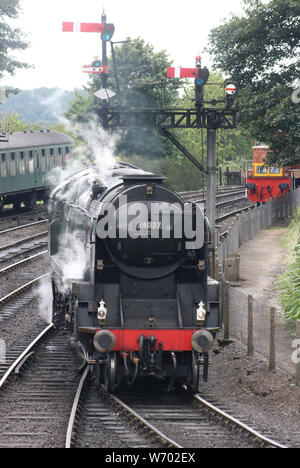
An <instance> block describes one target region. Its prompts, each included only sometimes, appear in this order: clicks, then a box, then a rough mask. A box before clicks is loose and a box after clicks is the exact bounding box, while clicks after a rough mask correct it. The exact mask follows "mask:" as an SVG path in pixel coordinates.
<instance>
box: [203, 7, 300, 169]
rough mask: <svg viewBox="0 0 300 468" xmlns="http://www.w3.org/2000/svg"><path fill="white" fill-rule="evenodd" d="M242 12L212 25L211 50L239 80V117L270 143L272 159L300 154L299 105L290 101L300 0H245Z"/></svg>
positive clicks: (299, 48)
mask: <svg viewBox="0 0 300 468" xmlns="http://www.w3.org/2000/svg"><path fill="white" fill-rule="evenodd" d="M244 3H245V11H244V15H243V16H242V17H238V16H233V17H232V18H231V19H230V20H228V21H226V22H224V24H222V25H221V26H219V27H217V28H214V29H213V30H212V31H211V33H210V36H209V43H210V46H209V51H210V52H211V54H212V55H213V57H214V61H215V63H216V66H217V67H218V69H220V70H222V71H223V72H225V73H226V74H228V75H229V76H230V77H231V79H233V80H234V81H236V82H237V83H238V84H239V86H240V108H241V111H240V113H239V114H240V121H241V123H242V124H243V126H244V128H247V129H250V131H251V133H252V134H253V135H255V137H256V138H257V139H260V140H261V141H264V142H266V143H267V144H269V146H270V148H271V150H272V152H273V156H272V157H271V156H270V162H271V161H273V162H275V161H276V162H277V163H287V162H290V163H293V162H295V161H297V160H299V158H300V146H299V145H300V130H299V123H300V120H299V108H297V105H296V104H295V103H294V102H293V101H292V93H293V90H294V88H293V83H294V82H295V80H296V79H299V77H300V62H299V52H300V34H299V31H300V3H299V1H296V0H270V1H269V2H268V3H265V2H264V3H263V2H262V1H260V0H247V1H244Z"/></svg>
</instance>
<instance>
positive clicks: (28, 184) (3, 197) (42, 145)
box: [0, 130, 74, 210]
mask: <svg viewBox="0 0 300 468" xmlns="http://www.w3.org/2000/svg"><path fill="white" fill-rule="evenodd" d="M73 147H74V140H73V139H72V138H71V137H70V136H68V135H65V134H64V133H61V132H56V131H50V130H47V131H43V130H41V131H27V132H26V131H25V132H16V133H10V134H7V136H6V138H5V141H4V140H2V141H0V210H1V209H2V208H3V206H4V205H5V204H14V207H15V208H17V207H19V206H20V205H21V203H24V204H25V206H27V207H30V206H34V205H35V204H36V201H37V200H43V201H47V198H48V192H49V180H48V177H47V175H48V174H49V172H51V171H52V170H54V169H55V168H56V167H61V168H64V167H65V166H66V163H67V161H68V159H69V158H70V157H71V151H72V149H73Z"/></svg>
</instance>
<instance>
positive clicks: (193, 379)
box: [188, 351, 200, 391]
mask: <svg viewBox="0 0 300 468" xmlns="http://www.w3.org/2000/svg"><path fill="white" fill-rule="evenodd" d="M199 378H200V369H199V366H198V365H197V353H196V352H195V351H192V360H191V368H190V375H189V381H188V384H189V386H190V387H191V388H192V389H193V390H195V391H198V389H199Z"/></svg>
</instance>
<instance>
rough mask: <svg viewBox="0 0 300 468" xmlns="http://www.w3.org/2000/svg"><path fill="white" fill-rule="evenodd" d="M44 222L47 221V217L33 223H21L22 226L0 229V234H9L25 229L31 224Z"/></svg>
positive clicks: (35, 224) (36, 224) (31, 225)
mask: <svg viewBox="0 0 300 468" xmlns="http://www.w3.org/2000/svg"><path fill="white" fill-rule="evenodd" d="M46 223H48V219H44V220H42V221H35V222H34V223H29V224H23V225H22V226H16V227H14V228H10V229H5V230H4V231H0V236H1V235H2V234H9V233H10V232H14V231H19V230H20V229H25V228H29V227H33V226H38V225H40V224H46Z"/></svg>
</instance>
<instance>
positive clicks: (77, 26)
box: [73, 23, 81, 32]
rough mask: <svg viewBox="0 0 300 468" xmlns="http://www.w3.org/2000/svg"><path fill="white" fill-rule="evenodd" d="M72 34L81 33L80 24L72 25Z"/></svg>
mask: <svg viewBox="0 0 300 468" xmlns="http://www.w3.org/2000/svg"><path fill="white" fill-rule="evenodd" d="M73 32H81V23H74V24H73Z"/></svg>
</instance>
